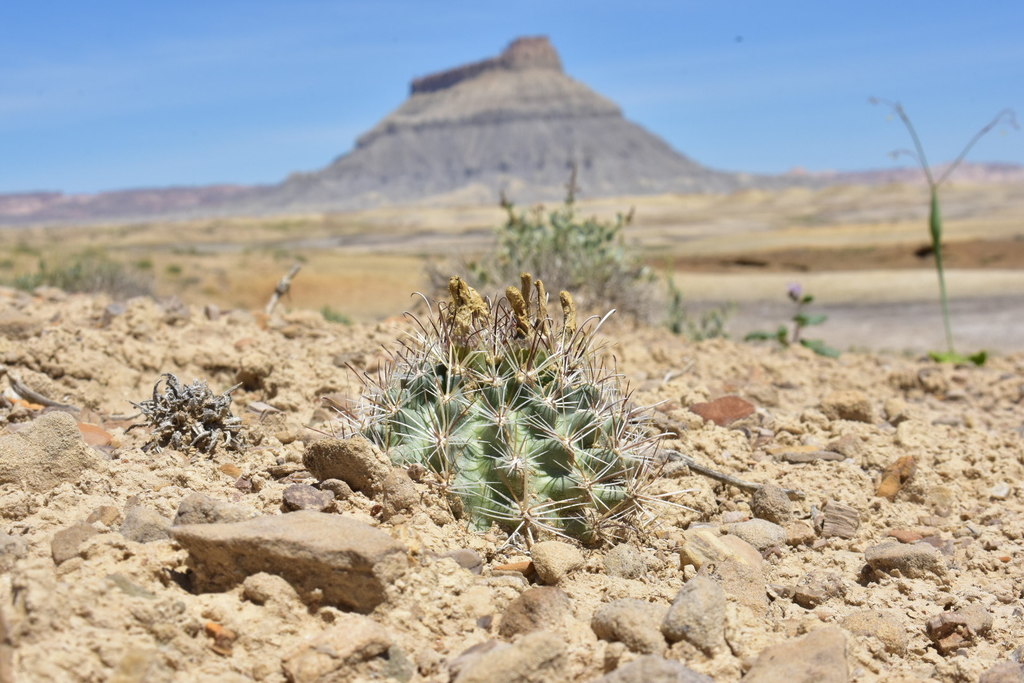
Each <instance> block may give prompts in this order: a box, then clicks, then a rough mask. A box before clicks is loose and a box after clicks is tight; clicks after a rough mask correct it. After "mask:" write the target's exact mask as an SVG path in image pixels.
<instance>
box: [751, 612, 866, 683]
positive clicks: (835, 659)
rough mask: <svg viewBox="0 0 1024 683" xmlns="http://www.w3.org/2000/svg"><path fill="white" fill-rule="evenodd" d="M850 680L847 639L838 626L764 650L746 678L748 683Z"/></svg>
mask: <svg viewBox="0 0 1024 683" xmlns="http://www.w3.org/2000/svg"><path fill="white" fill-rule="evenodd" d="M847 680H849V669H848V667H847V664H846V636H845V635H844V634H843V631H842V630H841V629H840V628H838V627H836V626H829V627H826V628H821V629H818V630H816V631H811V632H810V633H808V634H807V635H806V636H804V637H803V638H796V639H793V640H789V641H786V642H783V643H779V644H778V645H772V646H770V647H767V648H765V649H764V650H762V652H761V654H760V655H758V657H757V660H756V661H755V662H754V665H753V666H752V667H750V670H749V671H747V673H746V675H745V676H744V677H743V681H745V682H746V683H845V682H846V681H847Z"/></svg>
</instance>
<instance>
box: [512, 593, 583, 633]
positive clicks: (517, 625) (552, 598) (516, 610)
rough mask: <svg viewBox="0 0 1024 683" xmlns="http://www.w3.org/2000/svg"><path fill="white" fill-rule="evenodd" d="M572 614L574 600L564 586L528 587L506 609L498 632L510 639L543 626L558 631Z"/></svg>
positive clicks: (540, 628)
mask: <svg viewBox="0 0 1024 683" xmlns="http://www.w3.org/2000/svg"><path fill="white" fill-rule="evenodd" d="M571 616H572V600H570V599H569V596H568V595H566V594H565V592H564V591H562V590H561V589H559V588H555V587H554V586H537V587H535V588H528V589H526V590H525V591H523V592H522V593H521V594H520V595H519V597H518V598H516V599H515V600H513V601H512V602H511V603H509V605H508V607H506V608H505V612H504V614H502V616H501V625H500V626H499V628H498V633H499V634H500V635H501V636H502V637H505V638H510V637H512V636H515V635H518V634H520V633H530V632H531V631H540V630H542V629H547V630H551V631H555V630H557V629H558V628H559V627H560V626H561V625H562V623H563V622H564V621H565V620H566V619H568V618H570V617H571Z"/></svg>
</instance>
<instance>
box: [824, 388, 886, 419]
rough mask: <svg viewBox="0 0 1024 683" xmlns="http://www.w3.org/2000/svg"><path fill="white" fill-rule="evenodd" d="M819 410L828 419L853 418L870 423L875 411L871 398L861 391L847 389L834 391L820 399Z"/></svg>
mask: <svg viewBox="0 0 1024 683" xmlns="http://www.w3.org/2000/svg"><path fill="white" fill-rule="evenodd" d="M821 412H823V413H825V416H826V417H828V419H830V420H853V421H854V422H867V423H872V422H874V421H875V412H874V410H873V409H872V408H871V400H870V399H869V398H868V397H867V394H865V393H864V392H863V391H857V390H855V389H848V390H845V391H834V392H832V393H831V394H829V395H828V396H826V397H825V398H823V399H822V401H821Z"/></svg>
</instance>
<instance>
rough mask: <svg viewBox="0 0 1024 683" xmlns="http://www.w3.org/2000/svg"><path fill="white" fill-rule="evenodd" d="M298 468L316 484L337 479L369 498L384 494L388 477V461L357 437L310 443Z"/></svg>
mask: <svg viewBox="0 0 1024 683" xmlns="http://www.w3.org/2000/svg"><path fill="white" fill-rule="evenodd" d="M302 464H303V465H305V467H306V469H308V470H309V471H310V472H311V473H312V474H313V476H314V477H316V478H317V479H318V480H320V481H324V480H325V479H340V480H342V481H343V482H345V483H346V484H348V485H349V486H351V487H352V488H353V489H354V490H356V491H362V492H363V493H367V494H371V495H374V494H378V493H380V492H381V491H383V490H384V482H385V481H386V480H387V478H388V475H390V474H391V461H390V460H389V459H388V457H387V456H386V455H384V454H383V453H381V451H380V449H379V448H377V447H376V446H375V445H373V444H372V443H370V442H369V441H367V440H366V439H364V438H363V437H361V436H357V437H353V438H351V439H320V440H319V441H314V442H313V443H311V444H310V445H309V446H307V447H306V451H305V453H303V456H302Z"/></svg>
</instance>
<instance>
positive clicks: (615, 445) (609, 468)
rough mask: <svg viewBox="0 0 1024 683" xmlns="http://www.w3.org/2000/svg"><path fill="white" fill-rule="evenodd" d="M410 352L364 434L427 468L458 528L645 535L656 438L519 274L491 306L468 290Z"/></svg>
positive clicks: (404, 350)
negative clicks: (639, 529) (461, 524)
mask: <svg viewBox="0 0 1024 683" xmlns="http://www.w3.org/2000/svg"><path fill="white" fill-rule="evenodd" d="M449 292H450V295H451V298H450V301H448V302H447V303H439V304H438V305H437V311H436V313H434V312H432V314H431V318H430V319H429V320H428V322H426V323H423V322H420V321H417V322H418V323H419V330H418V332H417V333H416V334H415V335H414V336H413V338H412V339H411V340H406V341H405V342H404V343H403V344H402V346H401V350H400V351H398V352H393V354H392V359H391V362H390V363H389V364H387V365H386V366H385V367H384V368H383V369H382V370H381V371H380V372H379V374H378V375H377V376H376V377H369V376H365V375H364V382H365V384H366V386H367V391H366V392H365V395H364V401H365V404H364V406H363V410H362V411H361V415H360V419H359V422H358V428H359V429H360V431H361V432H362V433H363V435H364V436H366V437H367V438H369V439H370V440H371V441H373V442H374V443H376V444H377V445H378V446H379V447H380V448H381V449H382V450H384V451H385V452H386V453H387V454H388V456H389V457H390V458H391V460H392V462H394V463H395V464H396V465H401V466H408V465H413V464H420V465H422V466H424V467H425V468H426V469H427V470H428V471H429V472H431V473H432V475H433V480H434V481H435V483H436V484H438V485H439V486H441V487H442V488H443V490H444V491H445V493H446V494H447V498H448V500H449V501H450V503H451V505H452V507H453V511H454V512H455V513H456V514H457V516H462V517H463V518H465V519H467V520H468V521H469V523H470V524H471V525H472V526H473V527H474V528H476V529H478V530H484V529H487V528H489V527H490V526H491V525H492V524H494V523H496V524H498V525H499V526H500V527H501V528H503V529H505V530H506V531H508V532H509V533H510V534H512V535H514V536H516V535H518V536H520V537H522V538H523V539H525V540H526V541H527V542H532V540H534V539H535V538H537V537H538V536H550V535H556V536H563V537H572V538H576V539H578V540H581V541H583V542H586V543H594V542H599V541H600V540H602V539H604V538H607V537H609V536H616V535H619V533H618V532H621V531H623V530H625V529H628V528H635V527H636V526H639V525H642V524H643V523H644V522H645V521H647V518H648V517H649V514H647V512H646V509H645V506H644V503H645V502H646V501H650V500H653V499H654V497H652V496H648V495H646V493H645V491H646V490H647V489H648V487H649V485H650V483H651V481H652V480H653V477H654V471H653V465H652V463H653V455H654V452H655V449H656V448H657V444H658V441H659V439H658V437H657V436H651V435H650V434H648V431H647V428H648V424H649V423H648V421H647V419H646V416H647V412H648V411H647V409H646V408H637V407H635V406H633V405H632V403H631V402H630V401H629V399H628V396H626V395H624V393H623V391H622V389H621V383H620V377H619V376H618V375H616V374H615V373H613V372H609V371H607V370H606V369H605V368H603V367H602V366H601V364H600V363H599V362H598V361H597V353H596V351H595V349H594V346H593V340H594V331H595V327H596V326H595V325H592V324H588V323H590V322H592V320H591V321H588V323H585V324H583V325H580V324H578V323H577V319H576V308H575V304H574V302H573V299H572V296H571V295H569V293H568V292H562V293H561V295H560V297H559V300H560V303H561V308H562V322H561V324H559V325H556V324H555V322H554V320H553V319H552V318H551V316H549V315H548V310H547V304H548V301H547V299H548V297H547V293H546V292H545V289H544V284H543V283H542V282H541V281H539V280H533V278H532V277H531V276H530V275H529V274H526V273H524V274H523V275H522V282H521V284H520V286H519V287H518V288H516V287H509V288H508V289H507V290H506V292H505V296H504V297H502V298H500V299H498V300H497V301H496V302H493V303H491V302H488V301H486V300H484V299H483V298H482V297H481V296H480V295H479V294H477V292H476V291H475V290H474V289H473V288H471V287H469V286H468V285H467V284H466V282H465V281H463V280H462V279H461V278H459V277H457V276H455V277H452V278H451V280H450V281H449Z"/></svg>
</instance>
